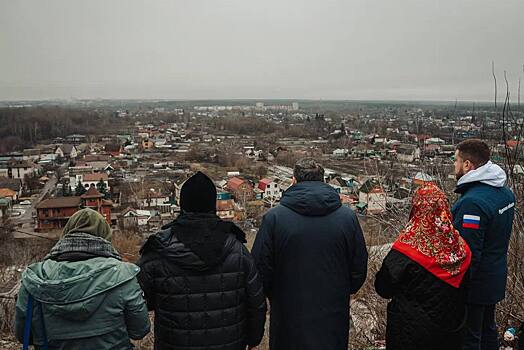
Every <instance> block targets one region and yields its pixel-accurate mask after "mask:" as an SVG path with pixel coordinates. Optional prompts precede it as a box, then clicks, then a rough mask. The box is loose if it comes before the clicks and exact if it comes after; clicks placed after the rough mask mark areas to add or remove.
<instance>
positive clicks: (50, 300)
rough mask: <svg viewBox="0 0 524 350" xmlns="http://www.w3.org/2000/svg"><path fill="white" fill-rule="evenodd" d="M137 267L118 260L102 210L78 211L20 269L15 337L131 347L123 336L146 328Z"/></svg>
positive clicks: (64, 345)
mask: <svg viewBox="0 0 524 350" xmlns="http://www.w3.org/2000/svg"><path fill="white" fill-rule="evenodd" d="M139 270H140V269H139V268H138V267H137V266H136V265H133V264H129V263H125V262H122V261H121V258H120V255H119V254H118V252H117V251H116V250H115V249H114V248H113V246H112V245H111V229H110V227H109V225H108V224H107V222H106V220H105V219H104V218H103V217H102V215H100V214H99V213H98V212H96V211H94V210H92V209H82V210H80V211H78V212H77V213H75V214H74V215H73V216H72V217H71V218H70V219H69V221H68V222H67V224H66V226H65V227H64V231H63V234H62V237H61V239H60V241H58V243H57V244H56V245H55V246H54V247H53V248H52V249H51V251H50V253H49V254H48V255H47V256H46V257H45V258H44V261H43V262H38V263H34V264H32V265H30V266H29V267H28V268H27V269H26V270H25V271H24V273H23V274H22V282H21V287H20V292H19V294H18V299H17V302H16V317H15V320H16V325H15V326H16V336H17V338H18V340H19V341H20V342H22V343H23V342H24V335H25V337H26V338H27V339H28V340H29V341H27V340H26V343H27V342H29V343H30V344H34V345H35V348H36V349H49V350H55V349H56V350H58V349H60V350H62V349H63V350H76V349H79V350H80V349H81V350H91V349H92V350H104V349H108V350H109V349H112V350H128V349H132V348H133V345H132V344H131V342H130V340H129V339H141V338H143V337H144V336H145V335H146V334H147V333H149V330H150V324H149V318H148V313H147V308H146V305H145V302H144V299H143V295H142V290H141V289H140V286H139V285H138V282H137V280H136V277H135V276H136V275H137V274H138V272H139ZM29 314H30V315H32V317H31V319H30V320H31V321H30V322H26V318H27V316H28V315H29ZM27 320H29V318H27ZM26 323H28V325H29V327H27V326H28V325H26ZM29 328H30V332H28V331H26V333H27V334H24V333H25V332H24V331H25V330H26V329H28V330H29Z"/></svg>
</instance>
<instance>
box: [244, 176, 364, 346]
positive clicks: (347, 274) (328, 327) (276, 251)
mask: <svg viewBox="0 0 524 350" xmlns="http://www.w3.org/2000/svg"><path fill="white" fill-rule="evenodd" d="M253 256H254V257H255V262H256V264H257V267H258V269H259V273H260V275H261V276H262V279H263V284H264V291H265V293H266V295H267V296H268V298H269V300H270V303H271V324H270V348H271V349H273V350H275V349H286V350H293V349H301V350H305V349H312V350H313V349H314V350H318V349H322V350H330V349H340V350H347V346H348V334H349V299H350V295H351V294H353V293H356V292H357V291H358V290H359V289H360V287H361V286H362V284H363V283H364V281H365V279H366V273H367V259H368V253H367V250H366V245H365V242H364V237H363V235H362V230H361V228H360V224H359V222H358V219H357V217H356V215H355V214H354V213H353V211H352V210H351V209H350V208H348V207H346V206H342V205H341V203H340V197H339V195H338V193H337V192H336V191H335V190H334V189H333V188H332V187H331V186H329V185H327V184H325V183H322V182H318V181H311V182H310V181H306V182H301V183H298V184H296V185H294V186H292V187H290V188H289V189H288V190H287V191H286V192H284V194H283V197H282V200H281V202H280V205H278V206H277V207H275V208H273V209H272V210H270V211H269V212H268V213H267V214H266V215H265V216H264V219H263V221H262V226H261V227H260V231H259V232H258V235H257V237H256V240H255V244H254V246H253Z"/></svg>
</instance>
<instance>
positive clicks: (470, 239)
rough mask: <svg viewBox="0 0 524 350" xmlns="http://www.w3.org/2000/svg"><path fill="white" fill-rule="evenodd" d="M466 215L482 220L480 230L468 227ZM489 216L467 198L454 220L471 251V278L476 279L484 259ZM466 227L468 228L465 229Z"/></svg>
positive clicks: (454, 224) (461, 204)
mask: <svg viewBox="0 0 524 350" xmlns="http://www.w3.org/2000/svg"><path fill="white" fill-rule="evenodd" d="M464 215H471V216H473V217H478V218H479V219H480V225H479V226H478V228H474V227H473V228H472V227H467V226H468V225H467V223H465V222H464ZM489 221H490V220H489V216H488V214H487V213H486V212H485V211H484V210H482V208H481V206H480V205H479V203H477V202H475V201H473V200H471V199H469V198H467V199H465V200H464V201H462V202H461V203H460V206H459V207H458V208H457V210H456V211H455V217H454V218H453V226H455V229H457V230H458V231H459V232H460V235H461V236H462V237H463V238H464V240H465V241H466V243H467V244H468V246H469V248H470V249H471V254H472V257H471V267H470V277H471V279H475V272H476V271H477V269H478V267H479V264H480V261H481V259H482V250H483V247H484V237H485V235H486V231H487V230H488V223H489ZM465 226H466V227H465Z"/></svg>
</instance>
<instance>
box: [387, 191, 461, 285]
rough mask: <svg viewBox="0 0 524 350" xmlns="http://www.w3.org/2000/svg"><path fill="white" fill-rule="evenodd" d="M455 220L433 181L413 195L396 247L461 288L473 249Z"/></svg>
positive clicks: (449, 282)
mask: <svg viewBox="0 0 524 350" xmlns="http://www.w3.org/2000/svg"><path fill="white" fill-rule="evenodd" d="M452 222H453V221H452V217H451V212H450V210H449V205H448V200H447V198H446V195H445V194H444V192H442V190H441V189H440V188H438V187H437V186H436V185H434V184H433V183H428V184H425V185H424V186H422V187H420V188H419V189H418V190H417V191H416V192H415V194H414V196H413V207H412V209H411V215H410V220H409V223H408V224H407V226H406V228H405V229H404V230H403V231H402V232H401V233H400V235H399V236H398V238H397V240H396V241H395V243H394V244H393V249H395V250H397V251H399V252H400V253H402V254H404V255H406V256H407V257H409V258H410V259H412V260H413V261H415V262H417V263H418V264H420V265H421V266H422V267H424V268H425V269H426V270H427V271H429V272H430V273H432V274H433V275H434V276H435V277H437V278H438V279H440V280H442V281H444V282H446V283H448V284H450V285H452V286H453V287H455V288H458V287H460V283H461V282H462V278H463V277H464V274H465V273H466V271H467V270H468V268H469V265H470V264H471V251H470V249H469V247H468V245H467V243H466V241H464V239H463V238H462V237H460V235H459V233H458V231H457V230H456V229H455V228H454V227H453V223H452Z"/></svg>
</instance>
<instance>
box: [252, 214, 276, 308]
mask: <svg viewBox="0 0 524 350" xmlns="http://www.w3.org/2000/svg"><path fill="white" fill-rule="evenodd" d="M274 227H275V225H274V216H273V215H272V214H271V212H269V213H267V214H266V215H265V216H264V218H263V219H262V224H261V225H260V229H259V230H258V233H257V237H256V238H255V243H254V244H253V249H252V253H253V257H254V259H255V264H256V267H257V269H258V273H259V275H260V277H261V279H262V283H263V286H264V294H265V295H266V296H267V297H268V298H269V300H271V295H272V294H271V289H272V287H273V271H274V251H273V229H274Z"/></svg>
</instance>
